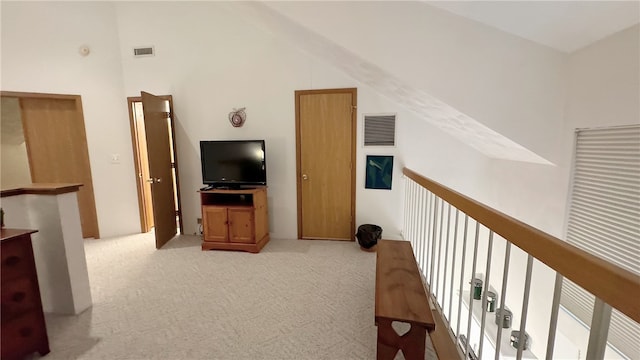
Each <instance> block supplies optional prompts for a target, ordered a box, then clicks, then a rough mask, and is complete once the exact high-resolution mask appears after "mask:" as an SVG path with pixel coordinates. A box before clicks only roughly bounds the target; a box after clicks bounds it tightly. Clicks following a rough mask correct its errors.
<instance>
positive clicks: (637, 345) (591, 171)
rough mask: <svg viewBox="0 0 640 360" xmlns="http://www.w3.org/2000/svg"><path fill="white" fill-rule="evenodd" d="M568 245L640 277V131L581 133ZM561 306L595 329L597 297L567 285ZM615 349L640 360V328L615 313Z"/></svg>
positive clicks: (632, 128) (621, 129) (622, 129)
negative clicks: (592, 319) (594, 306)
mask: <svg viewBox="0 0 640 360" xmlns="http://www.w3.org/2000/svg"><path fill="white" fill-rule="evenodd" d="M567 241H568V242H570V243H571V244H573V245H575V246H577V247H579V248H582V249H584V250H586V251H588V252H590V253H592V254H594V255H596V256H599V257H601V258H603V259H605V260H607V261H609V262H611V263H614V264H616V265H618V266H620V267H622V268H625V269H627V270H629V271H632V272H634V273H636V274H638V276H640V125H634V126H621V127H612V128H602V129H584V130H578V131H577V137H576V149H575V159H574V166H573V183H572V190H571V200H570V205H569V221H568V228H567ZM561 304H562V305H563V306H564V307H565V308H566V309H567V310H569V311H570V312H572V313H573V314H574V315H575V316H576V317H578V318H579V319H580V320H582V321H583V322H584V323H585V324H587V325H590V323H591V316H592V314H593V304H594V296H593V295H591V294H590V293H588V292H586V291H585V290H583V289H582V288H580V287H579V286H577V285H575V284H574V283H572V282H571V281H568V280H566V279H565V282H564V285H563V290H562V298H561ZM609 343H610V344H611V345H613V346H614V347H616V348H617V349H618V350H620V351H621V352H622V353H624V354H625V355H626V356H628V357H629V358H632V359H638V358H640V326H639V325H638V323H636V322H635V321H633V320H631V319H629V318H628V317H626V316H625V315H623V314H621V313H620V312H618V311H617V310H615V309H614V310H613V313H612V317H611V325H610V328H609Z"/></svg>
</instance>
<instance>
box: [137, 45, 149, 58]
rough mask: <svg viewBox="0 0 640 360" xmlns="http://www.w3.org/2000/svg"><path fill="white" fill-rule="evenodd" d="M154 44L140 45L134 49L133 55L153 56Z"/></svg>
mask: <svg viewBox="0 0 640 360" xmlns="http://www.w3.org/2000/svg"><path fill="white" fill-rule="evenodd" d="M153 55H154V52H153V46H149V47H139V48H134V49H133V56H135V57H141V56H153Z"/></svg>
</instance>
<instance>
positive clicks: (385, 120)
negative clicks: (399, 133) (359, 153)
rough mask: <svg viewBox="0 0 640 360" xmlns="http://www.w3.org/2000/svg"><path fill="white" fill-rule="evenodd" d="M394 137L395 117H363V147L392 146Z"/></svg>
mask: <svg viewBox="0 0 640 360" xmlns="http://www.w3.org/2000/svg"><path fill="white" fill-rule="evenodd" d="M395 136H396V116H395V115H365V116H364V146H394V145H395Z"/></svg>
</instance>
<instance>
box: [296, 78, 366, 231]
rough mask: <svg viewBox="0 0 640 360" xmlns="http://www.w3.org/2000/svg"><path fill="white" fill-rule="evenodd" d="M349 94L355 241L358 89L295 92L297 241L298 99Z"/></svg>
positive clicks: (299, 187)
mask: <svg viewBox="0 0 640 360" xmlns="http://www.w3.org/2000/svg"><path fill="white" fill-rule="evenodd" d="M344 93H349V94H351V104H352V105H351V240H352V241H353V240H355V231H356V143H357V128H358V127H357V119H358V89H357V88H342V89H318V90H296V91H295V107H296V108H295V110H296V190H297V201H298V203H297V208H298V209H297V212H298V239H302V182H301V178H302V169H301V165H302V164H301V162H302V157H301V151H302V147H301V143H300V97H301V96H303V95H319V94H344Z"/></svg>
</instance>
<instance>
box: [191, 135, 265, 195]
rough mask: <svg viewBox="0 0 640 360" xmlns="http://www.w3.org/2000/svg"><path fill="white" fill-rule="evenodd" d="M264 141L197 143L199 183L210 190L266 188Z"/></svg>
mask: <svg viewBox="0 0 640 360" xmlns="http://www.w3.org/2000/svg"><path fill="white" fill-rule="evenodd" d="M265 155H266V154H265V146H264V140H220V141H200V157H201V160H202V182H203V183H204V184H207V185H211V186H214V187H236V188H237V187H241V186H257V185H267V164H266V161H265Z"/></svg>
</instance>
